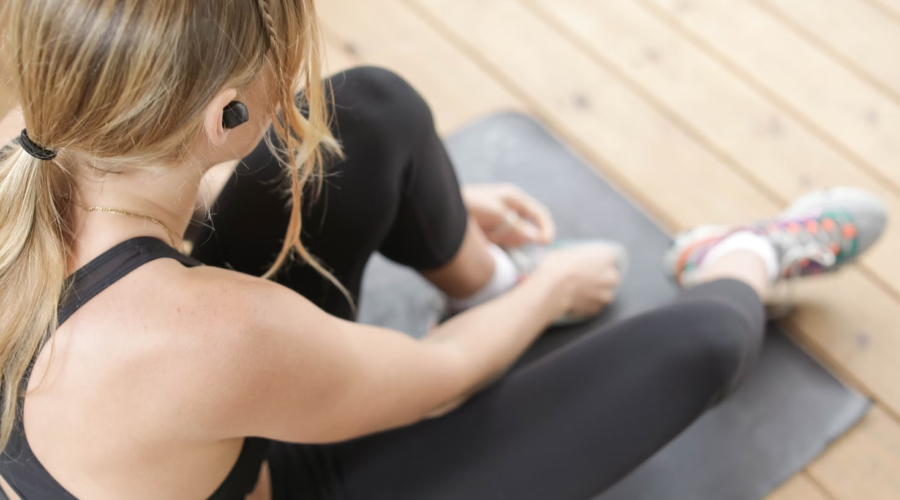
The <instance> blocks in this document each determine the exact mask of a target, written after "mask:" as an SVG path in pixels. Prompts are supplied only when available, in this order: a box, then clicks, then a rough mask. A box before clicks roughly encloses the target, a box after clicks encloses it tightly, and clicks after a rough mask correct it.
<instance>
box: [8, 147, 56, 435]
mask: <svg viewBox="0 0 900 500" xmlns="http://www.w3.org/2000/svg"><path fill="white" fill-rule="evenodd" d="M56 168H57V166H56V165H55V164H54V163H53V162H50V161H43V160H39V159H36V158H33V157H32V156H30V155H29V154H28V153H26V152H25V151H24V150H23V149H22V147H21V146H18V145H16V146H14V147H13V148H10V149H9V150H7V151H6V153H5V154H3V155H2V156H0V304H3V307H2V308H0V328H2V331H0V367H2V371H0V387H2V394H3V397H2V413H0V450H2V449H4V448H5V447H6V445H7V443H8V442H9V438H10V434H11V433H12V428H13V425H14V423H15V419H16V412H17V411H18V409H19V401H20V400H21V398H22V397H24V393H23V391H24V389H25V387H21V384H22V379H23V377H24V376H25V373H26V371H27V370H28V369H29V366H30V364H31V362H32V360H33V358H34V357H35V355H36V354H37V353H38V352H39V350H40V349H41V347H43V345H44V343H45V342H46V341H47V339H48V338H49V336H50V334H51V333H52V332H53V330H55V329H56V321H57V307H58V304H59V299H60V296H61V295H62V293H63V286H64V283H65V278H66V271H67V269H66V262H67V258H66V257H67V254H68V251H67V245H66V242H65V238H66V230H65V224H64V223H63V221H64V220H65V218H64V217H63V216H64V215H65V214H63V213H60V210H59V202H60V201H61V200H60V199H58V198H57V196H59V195H60V193H61V192H62V191H64V190H60V186H58V185H57V184H58V180H57V179H54V174H53V172H52V171H51V169H56ZM59 175H64V174H63V173H62V171H61V170H60V171H59Z"/></svg>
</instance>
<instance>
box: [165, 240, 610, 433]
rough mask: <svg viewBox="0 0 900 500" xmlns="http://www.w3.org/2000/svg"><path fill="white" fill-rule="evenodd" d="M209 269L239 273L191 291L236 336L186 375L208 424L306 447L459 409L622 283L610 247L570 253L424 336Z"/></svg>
mask: <svg viewBox="0 0 900 500" xmlns="http://www.w3.org/2000/svg"><path fill="white" fill-rule="evenodd" d="M197 272H200V273H207V274H208V275H218V276H220V277H226V278H227V279H217V280H214V282H210V283H207V284H206V285H204V286H203V291H197V292H196V293H194V292H191V293H192V294H193V295H199V294H206V295H209V296H210V297H211V299H210V302H209V303H208V307H205V308H204V309H205V310H204V311H203V312H202V314H203V315H209V314H210V311H216V313H215V314H214V316H215V317H216V318H218V322H219V324H220V325H222V328H221V330H224V331H222V332H219V331H217V332H216V335H215V337H214V339H212V340H211V341H210V342H209V343H207V344H206V345H204V348H203V350H202V351H198V352H197V353H196V354H195V355H194V354H192V355H190V356H191V359H192V363H191V366H190V368H191V372H190V373H189V374H185V375H184V376H180V377H179V380H185V381H189V382H186V383H191V384H195V385H196V388H195V389H192V390H191V391H190V393H191V394H193V396H190V398H189V400H191V401H198V400H200V401H203V403H204V404H203V407H204V408H206V410H205V417H204V416H202V415H201V416H200V418H201V420H202V422H203V425H202V427H203V428H204V429H207V430H208V431H211V432H214V433H215V435H217V436H224V437H237V436H263V437H269V438H274V439H279V440H283V441H291V442H306V443H328V442H336V441H343V440H347V439H352V438H356V437H360V436H364V435H368V434H372V433H376V432H380V431H384V430H388V429H393V428H397V427H402V426H406V425H409V424H412V423H415V422H418V421H420V420H423V419H425V418H428V417H429V416H432V415H434V414H435V412H436V411H441V410H446V408H447V407H448V406H450V405H456V404H458V403H459V402H461V401H462V400H464V399H466V398H468V397H469V396H470V395H471V394H473V393H474V392H476V391H477V390H479V389H480V388H481V387H483V386H484V385H486V384H488V383H490V382H491V381H492V380H494V379H495V378H496V377H498V376H499V375H501V374H502V373H503V372H505V371H506V370H507V369H508V368H509V367H510V366H511V365H512V364H513V362H514V361H515V360H516V359H517V358H518V357H519V356H520V355H521V354H522V352H523V351H524V350H525V349H526V348H527V347H528V346H529V345H530V344H531V342H532V341H533V340H534V339H535V338H536V337H537V336H538V335H539V334H540V333H541V331H543V329H544V328H545V327H546V326H547V325H548V324H549V323H550V322H551V321H552V320H554V319H555V318H557V317H558V316H559V315H561V314H563V313H565V312H572V313H575V314H590V313H591V312H596V311H599V310H600V309H601V308H602V307H603V306H604V305H605V304H607V303H609V301H610V300H612V296H611V293H612V292H611V291H610V290H611V289H613V288H615V285H616V283H617V280H618V276H617V275H616V274H615V255H614V254H613V253H612V252H609V251H608V250H607V249H605V247H600V248H591V247H580V248H574V249H566V250H558V251H556V252H554V253H552V254H551V255H549V256H548V257H546V258H545V259H544V261H543V262H542V264H541V266H540V267H539V268H538V270H537V271H535V272H534V273H533V274H532V275H531V277H530V278H529V279H528V280H527V281H526V282H524V283H523V284H521V285H519V286H518V287H516V288H515V289H513V290H512V291H510V292H509V293H507V294H505V295H503V296H501V297H499V298H497V299H495V300H493V301H491V302H488V303H486V304H484V305H482V306H479V307H476V308H473V309H471V310H469V311H467V312H465V313H463V314H460V315H458V316H456V317H454V318H453V319H452V320H450V321H448V322H447V323H444V324H443V325H441V326H440V327H438V328H436V329H435V330H434V331H433V332H432V333H431V334H430V335H428V336H427V337H425V338H424V339H421V340H417V339H414V338H412V337H409V336H407V335H405V334H402V333H399V332H395V331H392V330H388V329H384V328H376V327H372V326H366V325H360V324H357V323H352V322H348V321H344V320H341V319H338V318H335V317H333V316H330V315H328V314H326V313H324V312H323V311H321V310H320V309H319V308H317V307H315V306H314V305H313V304H311V303H309V302H308V301H307V300H306V299H304V298H303V297H302V296H300V295H298V294H297V293H295V292H293V291H291V290H288V289H286V288H284V287H281V286H280V285H277V284H274V283H271V282H268V281H264V280H261V279H256V278H250V277H246V276H240V277H238V278H235V273H230V272H227V271H222V270H213V269H200V270H197ZM198 314H199V313H198ZM212 346H215V347H214V349H213V348H212ZM182 385H183V384H182Z"/></svg>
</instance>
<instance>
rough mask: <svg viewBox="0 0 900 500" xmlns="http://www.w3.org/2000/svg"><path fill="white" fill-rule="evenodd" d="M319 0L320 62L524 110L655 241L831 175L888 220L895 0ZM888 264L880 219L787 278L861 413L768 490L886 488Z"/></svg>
mask: <svg viewBox="0 0 900 500" xmlns="http://www.w3.org/2000/svg"><path fill="white" fill-rule="evenodd" d="M318 5H319V10H320V13H321V15H322V18H323V22H324V24H325V28H326V35H327V45H328V47H327V48H328V60H329V61H330V69H331V70H333V71H337V70H340V69H343V68H346V67H349V66H353V65H359V64H375V65H381V66H385V67H388V68H391V69H394V70H396V71H397V72H399V73H401V74H402V75H404V76H405V77H406V78H407V79H409V80H410V81H411V82H412V83H413V84H414V85H415V86H416V87H417V88H418V89H419V90H420V91H421V92H422V93H423V94H424V95H425V96H426V98H427V99H428V101H429V102H430V104H431V106H432V108H433V110H434V111H435V114H436V116H437V120H438V124H439V127H440V130H441V131H442V132H444V133H448V132H451V131H453V130H454V129H456V128H458V127H460V126H462V125H465V124H466V123H469V122H471V121H473V120H476V119H478V118H479V117H482V116H484V115H487V114H489V113H493V112H497V111H501V110H510V109H512V110H521V111H525V112H527V113H530V114H532V115H534V116H536V117H537V118H538V119H540V120H541V121H542V122H544V123H545V124H547V125H548V126H549V127H551V128H552V129H553V130H554V131H555V132H556V133H557V134H558V135H560V136H561V137H563V138H564V139H565V140H566V141H567V142H568V143H569V144H571V145H572V146H573V147H574V148H576V149H577V150H579V151H580V152H581V153H582V154H583V155H584V156H585V157H587V158H588V159H590V160H591V161H592V163H593V164H594V165H595V166H596V168H597V169H598V170H599V171H601V172H602V173H603V174H604V175H605V176H607V177H608V178H610V179H612V180H613V181H615V182H616V183H618V185H619V186H621V188H623V189H624V190H625V191H626V192H628V193H629V194H630V195H631V196H632V197H633V198H635V199H636V200H638V201H639V202H640V203H641V204H642V205H643V206H644V207H645V208H646V209H647V210H648V211H650V212H651V213H652V214H653V215H654V216H656V218H657V219H658V220H660V221H663V222H664V223H665V224H666V225H667V227H668V229H669V230H671V231H673V232H674V231H677V230H680V229H684V228H687V227H690V226H692V225H695V224H699V223H707V222H712V221H719V222H737V221H746V220H749V219H753V218H758V217H761V216H769V215H773V214H775V213H777V212H778V211H779V210H780V209H782V208H783V207H785V206H786V205H787V204H789V202H790V201H791V200H792V199H793V198H795V197H797V196H799V195H800V194H802V193H805V192H807V191H809V190H812V189H817V188H821V187H826V186H832V185H839V184H840V185H854V186H859V187H863V188H866V189H869V190H871V191H873V192H875V193H877V194H879V195H880V196H881V197H882V198H883V200H884V201H885V202H886V203H887V204H888V206H889V207H890V209H891V211H892V213H893V214H894V215H895V216H896V217H900V0H379V1H377V2H376V1H372V0H323V1H321V2H319V4H318ZM898 257H900V228H898V227H896V224H895V225H894V226H892V227H891V228H890V229H889V232H888V233H887V234H886V235H885V236H884V238H883V240H882V242H881V243H880V244H879V245H878V247H877V248H876V249H874V250H873V251H872V252H871V253H870V254H868V255H867V256H866V258H865V259H863V262H862V263H861V264H860V265H857V266H855V267H853V268H852V269H848V270H847V271H846V272H844V273H841V274H840V275H839V276H836V277H829V278H825V279H817V280H815V281H812V280H811V281H809V282H808V283H805V284H804V285H802V286H800V287H799V289H800V290H799V292H798V296H799V299H798V300H799V302H800V303H801V304H802V307H801V309H800V311H799V312H798V313H797V314H796V315H794V316H793V317H792V318H791V319H790V320H789V321H787V322H786V323H785V328H786V329H788V330H789V331H790V332H791V333H792V334H793V335H794V337H795V338H796V339H798V341H799V342H800V343H802V345H804V346H805V347H806V348H807V349H808V350H809V351H810V352H812V353H813V355H815V356H816V357H818V358H819V359H821V360H822V361H823V363H824V364H825V365H827V366H828V367H830V368H831V369H833V370H834V372H835V373H836V374H837V375H838V376H839V377H840V378H841V379H842V380H844V381H845V382H846V383H847V384H849V385H851V386H853V387H855V388H857V389H858V390H860V391H862V392H863V393H865V394H867V395H869V396H871V397H872V398H873V399H874V400H875V402H876V404H875V407H874V409H873V410H872V411H871V413H870V414H869V415H868V416H867V417H866V418H865V419H864V421H863V422H862V424H861V425H859V426H858V427H857V428H856V429H854V430H852V431H851V432H850V433H848V434H847V435H846V436H845V437H844V438H843V439H841V440H840V441H838V442H837V443H836V444H834V445H833V446H831V447H830V448H829V449H828V450H827V452H826V453H825V454H824V455H822V456H821V457H820V458H819V459H817V460H816V461H814V462H813V463H812V464H811V465H810V466H809V467H808V468H807V469H806V470H805V471H803V472H802V473H800V474H799V475H797V476H796V477H795V478H794V479H793V480H791V481H790V482H789V483H788V484H786V485H785V486H784V487H783V488H782V489H780V490H779V491H778V492H776V493H775V494H774V495H773V496H772V497H771V498H772V499H776V500H888V499H900V258H898ZM710 500H712V499H710ZM715 500H720V499H715Z"/></svg>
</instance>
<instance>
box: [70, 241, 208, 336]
mask: <svg viewBox="0 0 900 500" xmlns="http://www.w3.org/2000/svg"><path fill="white" fill-rule="evenodd" d="M164 258H169V259H175V260H177V261H178V262H181V263H182V264H183V265H185V266H187V267H196V266H200V265H201V264H200V262H198V261H196V260H194V259H192V258H190V257H188V256H186V255H182V254H181V253H179V252H178V251H177V250H175V249H174V248H172V247H170V246H169V245H167V244H165V243H164V242H163V241H161V240H159V239H157V238H152V237H149V236H142V237H138V238H132V239H130V240H127V241H123V242H122V243H119V244H118V245H116V246H114V247H112V248H110V249H109V250H107V251H106V252H104V253H103V254H102V255H100V256H99V257H97V258H96V259H94V260H92V261H91V262H89V263H88V264H87V265H85V266H84V267H82V268H81V269H79V270H78V271H75V273H74V274H72V276H70V277H69V279H68V283H67V287H66V288H67V289H66V294H65V297H64V299H63V300H62V302H61V303H60V306H59V321H58V324H59V325H62V324H63V323H65V321H66V320H67V319H69V318H70V317H71V316H72V315H73V314H75V311H77V310H78V309H80V308H81V306H83V305H85V304H87V303H88V301H90V300H91V299H93V298H94V297H96V296H97V295H98V294H100V292H102V291H103V290H106V289H107V288H109V287H110V286H112V285H113V284H114V283H115V282H117V281H119V280H120V279H122V278H124V277H125V276H126V275H127V274H128V273H130V272H132V271H134V270H135V269H137V268H139V267H141V266H142V265H144V264H146V263H148V262H151V261H154V260H157V259H164Z"/></svg>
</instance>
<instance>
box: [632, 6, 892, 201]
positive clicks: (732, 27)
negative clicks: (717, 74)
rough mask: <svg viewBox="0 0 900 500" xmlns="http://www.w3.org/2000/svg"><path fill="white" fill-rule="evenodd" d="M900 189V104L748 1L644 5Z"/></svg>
mask: <svg viewBox="0 0 900 500" xmlns="http://www.w3.org/2000/svg"><path fill="white" fill-rule="evenodd" d="M637 1H639V2H640V3H641V4H642V5H644V6H646V7H647V8H649V9H652V10H653V11H654V12H655V13H656V14H657V15H659V16H661V17H662V18H664V19H665V20H666V21H667V22H670V23H672V25H673V26H675V27H677V28H678V29H679V30H680V32H681V33H682V34H683V35H684V36H686V37H688V38H690V39H691V40H692V41H693V42H694V43H696V44H697V45H698V46H700V47H701V48H703V50H705V51H707V53H709V54H710V55H711V56H713V57H715V58H716V59H717V60H719V61H720V62H721V63H722V64H725V65H727V66H728V67H729V68H730V69H731V70H732V71H735V72H736V73H739V74H740V75H741V76H742V77H743V78H745V79H746V80H747V81H748V82H750V83H751V84H753V85H754V87H755V88H757V90H759V91H760V92H762V93H763V94H764V95H766V97H767V98H769V99H771V100H772V101H773V102H776V103H778V104H779V105H780V106H782V107H783V108H785V109H786V110H788V111H789V112H791V113H792V114H794V115H795V118H797V119H798V120H801V121H802V122H803V123H804V124H805V125H806V126H807V127H808V128H809V129H810V130H812V131H814V132H816V133H817V134H820V135H821V136H822V137H823V138H825V139H826V140H828V141H829V142H831V143H832V144H833V146H834V147H835V148H837V149H838V150H839V151H842V152H843V153H844V154H846V155H849V156H855V157H857V158H858V160H859V161H860V164H862V165H866V167H867V168H868V169H869V170H870V173H871V174H872V175H875V176H876V177H877V178H879V179H880V180H881V181H883V182H885V183H889V184H890V185H891V187H892V188H893V189H897V190H900V168H898V158H900V141H898V140H897V138H898V137H900V106H898V105H897V103H896V102H894V101H893V100H892V99H890V98H889V97H888V96H886V95H885V94H883V93H881V92H879V91H878V90H877V89H875V88H873V87H871V86H870V85H868V83H866V82H865V81H863V80H861V79H860V78H858V77H857V76H856V75H854V74H853V73H851V72H850V71H848V70H847V69H846V68H844V67H843V66H841V65H840V64H839V63H838V62H837V61H835V60H834V59H832V58H831V57H829V56H828V55H827V54H825V53H823V52H822V51H821V50H819V49H818V48H817V47H815V46H813V45H811V44H810V43H809V42H808V41H806V40H804V39H803V38H802V37H801V36H800V35H798V34H797V33H795V32H794V31H792V30H791V29H790V28H788V27H786V26H784V25H783V24H781V23H779V22H778V21H777V20H776V19H774V18H773V17H772V16H770V15H769V14H767V13H766V12H764V11H762V10H760V9H759V8H758V7H757V6H756V5H754V4H752V3H751V2H750V1H749V0H732V1H729V2H721V1H718V0H637Z"/></svg>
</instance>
